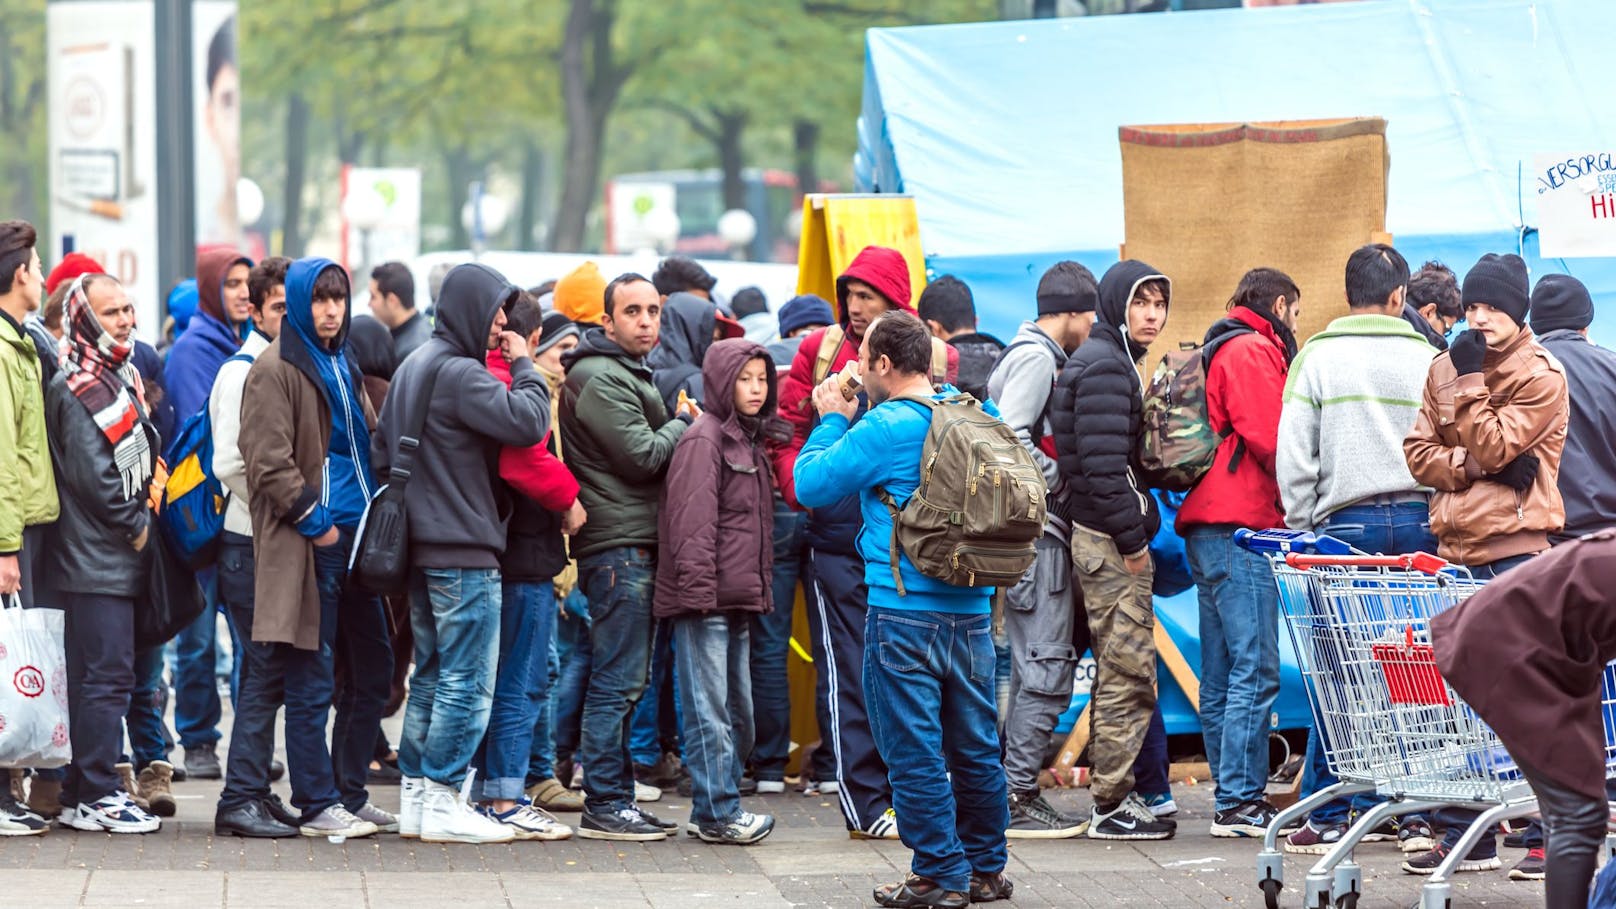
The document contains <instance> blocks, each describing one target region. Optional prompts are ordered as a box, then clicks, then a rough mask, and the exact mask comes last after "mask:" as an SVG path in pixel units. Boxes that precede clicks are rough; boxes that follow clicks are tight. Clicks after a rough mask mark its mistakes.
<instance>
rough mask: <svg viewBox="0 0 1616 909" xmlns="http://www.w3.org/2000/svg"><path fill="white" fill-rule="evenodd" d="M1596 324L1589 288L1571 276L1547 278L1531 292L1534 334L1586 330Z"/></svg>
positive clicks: (1539, 282)
mask: <svg viewBox="0 0 1616 909" xmlns="http://www.w3.org/2000/svg"><path fill="white" fill-rule="evenodd" d="M1593 321H1594V298H1593V297H1591V296H1589V294H1588V287H1587V286H1586V285H1584V284H1583V283H1582V282H1581V281H1578V280H1577V279H1576V278H1573V277H1571V276H1570V275H1544V276H1543V278H1542V280H1540V281H1538V282H1537V287H1535V288H1533V289H1532V331H1533V332H1534V333H1536V334H1540V335H1541V334H1547V333H1548V332H1551V331H1554V330H1555V329H1559V328H1569V329H1571V330H1572V331H1578V330H1580V329H1584V328H1587V327H1588V326H1589V325H1592V324H1593Z"/></svg>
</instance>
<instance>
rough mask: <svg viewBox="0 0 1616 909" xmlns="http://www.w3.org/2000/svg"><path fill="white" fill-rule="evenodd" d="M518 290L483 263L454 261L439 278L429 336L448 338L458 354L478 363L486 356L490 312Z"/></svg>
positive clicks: (508, 300)
mask: <svg viewBox="0 0 1616 909" xmlns="http://www.w3.org/2000/svg"><path fill="white" fill-rule="evenodd" d="M521 292H522V290H521V288H519V287H517V286H516V285H514V284H512V283H511V282H509V281H507V280H505V276H504V275H502V274H500V273H499V272H497V271H495V270H494V269H492V268H489V267H488V266H486V265H483V264H481V263H477V262H472V263H467V264H465V265H457V266H455V267H454V270H452V271H450V272H449V274H448V275H447V276H446V277H445V278H444V279H443V290H442V292H440V293H439V294H438V302H437V304H436V305H437V313H436V316H435V319H436V321H435V323H434V324H433V327H432V336H433V337H435V338H441V339H443V340H444V341H446V342H448V344H449V346H450V347H453V348H454V350H455V353H457V354H459V355H460V356H463V357H470V358H472V359H474V360H476V361H477V362H479V363H481V362H483V359H484V358H485V357H487V356H488V331H489V329H491V328H493V326H494V315H495V314H496V313H498V312H499V311H500V310H501V309H502V308H504V307H505V306H506V305H507V304H508V303H509V302H510V301H511V300H514V299H515V298H516V297H517V296H518V295H519V294H521Z"/></svg>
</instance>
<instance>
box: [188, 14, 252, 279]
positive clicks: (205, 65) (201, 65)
mask: <svg viewBox="0 0 1616 909" xmlns="http://www.w3.org/2000/svg"><path fill="white" fill-rule="evenodd" d="M191 35H192V38H191V71H192V73H193V74H194V75H193V77H192V78H193V80H194V81H193V83H192V85H191V98H192V121H191V122H192V125H193V127H194V138H193V141H194V143H195V144H194V148H193V160H194V162H195V168H196V184H195V188H196V244H197V246H198V247H202V246H211V245H215V244H220V243H222V244H227V245H229V246H234V247H237V248H240V247H241V240H242V236H241V228H242V224H241V218H240V216H239V214H238V213H237V211H236V181H237V180H239V179H240V177H241V70H240V68H239V66H238V65H237V62H236V4H235V2H234V0H198V2H196V3H194V4H193V5H192V7H191Z"/></svg>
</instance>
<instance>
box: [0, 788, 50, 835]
mask: <svg viewBox="0 0 1616 909" xmlns="http://www.w3.org/2000/svg"><path fill="white" fill-rule="evenodd" d="M36 779H37V778H36ZM35 785H38V783H37V782H36V783H35ZM49 827H50V822H49V821H47V820H45V819H44V818H43V817H41V816H39V815H37V814H35V813H34V812H32V811H29V810H28V809H27V808H26V807H24V806H23V805H22V804H21V803H19V802H18V801H17V799H16V798H15V797H13V796H12V794H11V789H10V787H8V786H0V836H38V835H40V834H42V833H44V832H45V830H46V829H47V828H49Z"/></svg>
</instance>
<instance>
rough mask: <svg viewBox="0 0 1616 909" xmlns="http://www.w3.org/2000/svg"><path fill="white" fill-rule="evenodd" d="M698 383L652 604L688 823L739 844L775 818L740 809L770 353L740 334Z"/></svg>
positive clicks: (761, 536) (718, 352) (771, 404)
mask: <svg viewBox="0 0 1616 909" xmlns="http://www.w3.org/2000/svg"><path fill="white" fill-rule="evenodd" d="M702 383H703V387H705V388H706V389H707V393H706V402H707V406H708V407H709V410H707V412H706V413H703V414H702V415H701V416H699V417H697V418H696V420H695V422H694V423H693V424H692V425H691V427H690V430H689V431H688V432H686V433H685V435H684V437H683V438H681V439H680V440H679V445H678V447H677V448H675V449H674V452H673V463H672V465H671V466H670V467H669V469H668V481H667V485H666V486H664V487H663V491H662V507H661V511H660V515H659V518H658V526H657V540H658V557H657V576H656V594H655V599H654V604H655V613H656V617H657V618H659V619H664V618H666V619H672V620H674V622H673V624H674V632H673V633H674V654H675V659H676V661H677V664H676V665H677V669H678V673H679V697H680V700H681V707H682V708H683V711H684V720H685V726H684V750H685V766H686V767H687V768H688V769H689V771H690V777H691V784H692V789H693V798H692V802H691V808H690V824H689V826H688V827H687V828H686V830H687V831H688V832H690V833H692V834H694V835H696V836H698V837H700V838H701V839H703V840H705V841H706V842H709V843H732V844H737V845H745V844H749V843H755V842H757V841H758V840H761V839H763V838H764V837H766V836H768V835H769V831H771V830H773V829H774V818H772V817H770V816H769V815H766V814H764V815H756V814H752V813H750V812H747V811H743V810H742V809H741V796H740V782H741V770H742V768H743V767H745V766H746V758H747V756H748V755H749V754H750V753H751V751H752V743H753V738H754V731H753V725H752V672H751V660H750V657H749V654H748V650H749V647H748V643H749V637H750V635H749V630H748V629H749V627H750V616H751V614H753V613H767V612H769V611H770V610H771V609H773V606H774V592H773V581H772V578H773V562H774V493H773V485H772V480H771V478H770V473H769V460H768V456H767V454H766V453H765V451H764V445H763V443H764V437H765V432H766V430H768V429H770V428H771V427H772V425H773V424H775V423H778V422H779V421H778V420H777V418H776V417H775V408H776V404H777V402H778V398H779V395H778V390H777V386H776V381H775V370H774V361H773V360H771V359H770V358H769V352H768V350H767V349H766V348H764V347H763V346H762V345H760V344H754V343H752V342H751V341H746V340H743V339H739V338H736V339H733V340H725V341H719V342H718V343H716V344H714V345H713V346H712V348H711V349H709V350H708V351H707V356H706V358H705V360H704V361H703V363H702ZM781 427H782V429H783V428H784V427H783V424H781ZM780 435H781V436H783V435H784V433H783V432H782V433H780ZM726 718H727V719H726Z"/></svg>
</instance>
